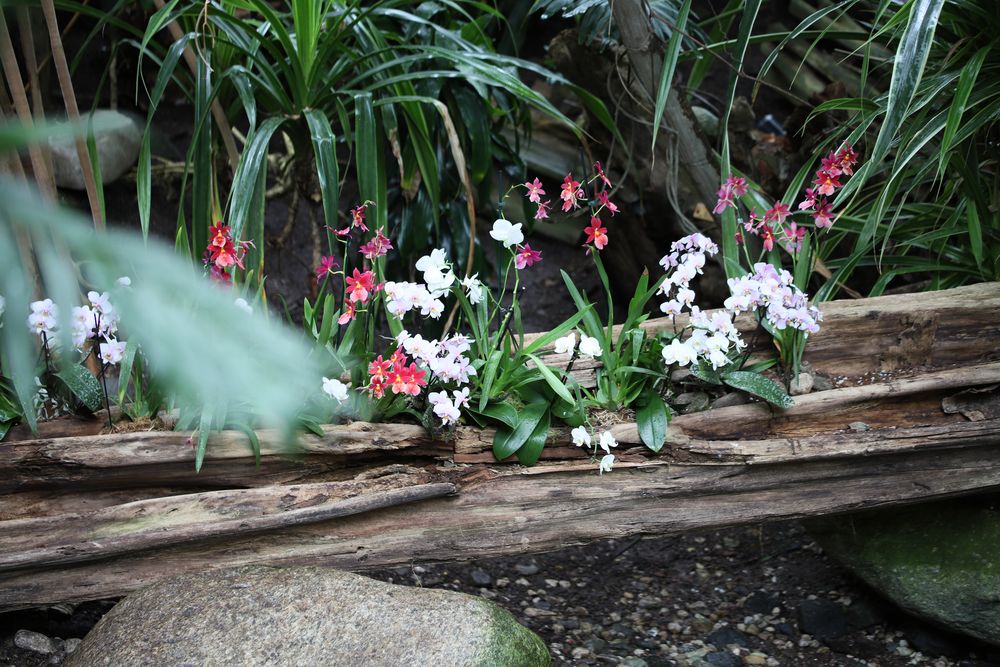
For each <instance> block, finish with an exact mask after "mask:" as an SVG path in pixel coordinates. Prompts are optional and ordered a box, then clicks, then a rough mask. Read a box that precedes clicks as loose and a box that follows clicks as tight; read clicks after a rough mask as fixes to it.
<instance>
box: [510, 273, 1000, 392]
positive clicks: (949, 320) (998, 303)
mask: <svg viewBox="0 0 1000 667" xmlns="http://www.w3.org/2000/svg"><path fill="white" fill-rule="evenodd" d="M821 309H822V311H823V322H822V324H821V328H820V331H819V333H817V334H815V335H814V336H811V337H810V338H809V344H808V345H807V347H806V359H807V360H808V361H809V362H810V363H811V364H812V366H813V368H814V369H815V370H816V371H817V372H819V373H822V374H825V375H830V376H841V377H846V378H857V377H860V376H863V375H866V374H872V373H878V372H889V371H896V370H899V369H914V370H925V369H928V368H931V369H933V368H942V367H947V366H955V365H967V364H974V363H979V362H984V361H997V360H1000V318H997V317H995V316H993V314H995V313H997V312H1000V283H996V282H993V283H982V284H979V285H969V286H967V287H958V288H955V289H950V290H942V291H940V292H921V293H915V294H896V295H890V296H880V297H871V298H867V299H854V300H844V301H832V302H829V303H824V304H822V305H821ZM687 322H688V319H687V317H686V316H685V317H680V318H678V320H677V327H678V328H681V327H683V326H685V325H686V324H687ZM642 326H643V328H644V329H646V330H647V331H650V332H657V331H670V330H672V329H673V328H674V325H673V324H672V323H671V322H670V321H669V320H667V319H666V318H653V319H650V320H647V321H646V322H644V323H643V325H642ZM737 326H738V327H739V328H740V329H741V330H742V331H743V332H744V333H745V334H746V333H749V332H751V331H753V330H754V329H755V328H756V326H757V325H756V322H755V321H754V320H753V319H752V318H750V317H748V316H743V317H741V318H739V319H738V320H737ZM614 331H615V335H617V334H618V332H619V331H620V329H619V328H617V327H616V328H615V329H614ZM537 335H539V334H535V335H534V336H526V337H525V340H527V341H529V342H530V341H531V340H533V339H534V338H535V337H536V336H537ZM546 361H547V362H551V364H552V365H553V366H556V367H559V366H560V365H561V366H563V367H565V365H566V362H568V361H569V358H568V356H565V355H564V356H558V355H550V356H548V357H546ZM597 366H598V364H597V363H596V362H588V361H586V360H578V361H577V363H576V364H575V365H574V371H573V375H574V377H576V378H577V379H578V380H579V381H580V382H581V384H583V385H584V386H593V383H594V372H595V369H596V367H597Z"/></svg>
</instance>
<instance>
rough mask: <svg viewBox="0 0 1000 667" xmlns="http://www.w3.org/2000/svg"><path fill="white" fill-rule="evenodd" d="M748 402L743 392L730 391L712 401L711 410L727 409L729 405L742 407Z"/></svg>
mask: <svg viewBox="0 0 1000 667" xmlns="http://www.w3.org/2000/svg"><path fill="white" fill-rule="evenodd" d="M749 402H750V399H748V398H747V396H746V394H744V393H743V392H739V391H731V392H729V393H728V394H723V395H722V396H719V397H718V398H717V399H715V400H714V401H712V408H728V407H729V406H731V405H744V404H746V403H749Z"/></svg>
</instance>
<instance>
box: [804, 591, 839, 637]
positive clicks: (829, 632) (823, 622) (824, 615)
mask: <svg viewBox="0 0 1000 667" xmlns="http://www.w3.org/2000/svg"><path fill="white" fill-rule="evenodd" d="M799 629H800V630H802V632H803V633H806V634H809V635H812V636H813V637H815V638H816V639H818V640H820V641H825V640H828V639H836V638H837V637H842V636H844V635H845V634H847V613H846V612H845V610H844V607H842V606H841V605H839V604H837V603H836V602H832V601H831V600H803V601H802V603H801V604H800V605H799Z"/></svg>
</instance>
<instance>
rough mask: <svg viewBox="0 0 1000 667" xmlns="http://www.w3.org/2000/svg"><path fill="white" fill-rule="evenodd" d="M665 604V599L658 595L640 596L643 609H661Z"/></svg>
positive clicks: (640, 604) (640, 605)
mask: <svg viewBox="0 0 1000 667" xmlns="http://www.w3.org/2000/svg"><path fill="white" fill-rule="evenodd" d="M662 604H663V600H661V599H660V598H658V597H645V596H642V597H640V598H639V607H641V608H642V609H659V608H660V606H661V605H662Z"/></svg>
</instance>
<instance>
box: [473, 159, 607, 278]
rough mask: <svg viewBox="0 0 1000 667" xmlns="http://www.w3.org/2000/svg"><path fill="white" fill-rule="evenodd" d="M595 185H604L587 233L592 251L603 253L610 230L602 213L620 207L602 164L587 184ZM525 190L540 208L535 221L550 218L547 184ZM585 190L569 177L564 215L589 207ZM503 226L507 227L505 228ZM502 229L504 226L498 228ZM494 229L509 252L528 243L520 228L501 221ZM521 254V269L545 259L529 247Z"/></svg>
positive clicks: (594, 203)
mask: <svg viewBox="0 0 1000 667" xmlns="http://www.w3.org/2000/svg"><path fill="white" fill-rule="evenodd" d="M595 181H600V189H599V190H598V189H595V192H594V199H593V201H590V202H589V204H590V209H591V215H590V222H589V224H588V226H587V227H585V228H584V230H583V231H584V233H585V234H586V235H587V241H586V246H587V248H588V251H589V250H590V249H592V248H596V249H597V250H603V249H604V247H605V246H607V244H608V228H607V227H605V226H604V224H603V223H602V222H601V218H600V214H601V212H602V211H605V210H607V211H608V212H609V213H610V214H611V215H612V216H614V215H615V214H616V213H618V206H617V205H616V204H615V203H614V202H613V201H611V199H610V196H609V194H608V189H609V188H611V180H610V179H609V178H608V176H607V174H605V173H604V168H603V167H601V163H600V162H595V163H594V175H593V176H592V177H591V178H590V180H589V181H587V185H589V184H591V183H594V182H595ZM522 186H523V187H524V188H525V190H527V197H528V201H529V202H532V203H534V204H537V205H538V208H537V210H536V211H535V220H544V219H546V218H548V217H549V207H550V206H551V202H550V201H549V200H545V201H542V199H541V197H542V195H544V194H545V190H544V189H543V188H544V184H543V183H542V182H541V181H540V180H538V178H535V180H534V181H528V182H525V183H523V184H522ZM583 186H584V184H583V183H581V182H580V181H577V180H574V179H573V174H571V173H570V174H566V177H565V178H564V179H563V182H562V186H561V187H560V189H559V199H560V200H561V201H562V210H563V212H564V213H568V212H570V211H575V210H577V209H579V208H581V206H582V204H586V203H588V200H587V194H586V192H585V191H584V189H583ZM501 222H502V223H503V224H502V225H501ZM498 225H501V226H500V227H499V228H498ZM493 229H494V231H493V232H490V236H492V237H493V238H495V239H497V240H498V241H502V242H503V244H504V246H505V247H508V248H509V247H510V246H511V245H512V244H519V243H521V241H523V240H524V235H523V234H522V233H521V225H520V224H517V225H510V223H509V222H507V221H506V220H497V221H496V223H494V227H493ZM518 251H519V252H518V255H517V268H518V269H523V268H524V267H525V266H531V265H532V264H533V263H534V262H535V261H537V260H539V259H541V253H538V252H537V251H534V250H531V248H530V247H529V246H528V245H525V246H524V247H523V248H521V247H519V248H518Z"/></svg>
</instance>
